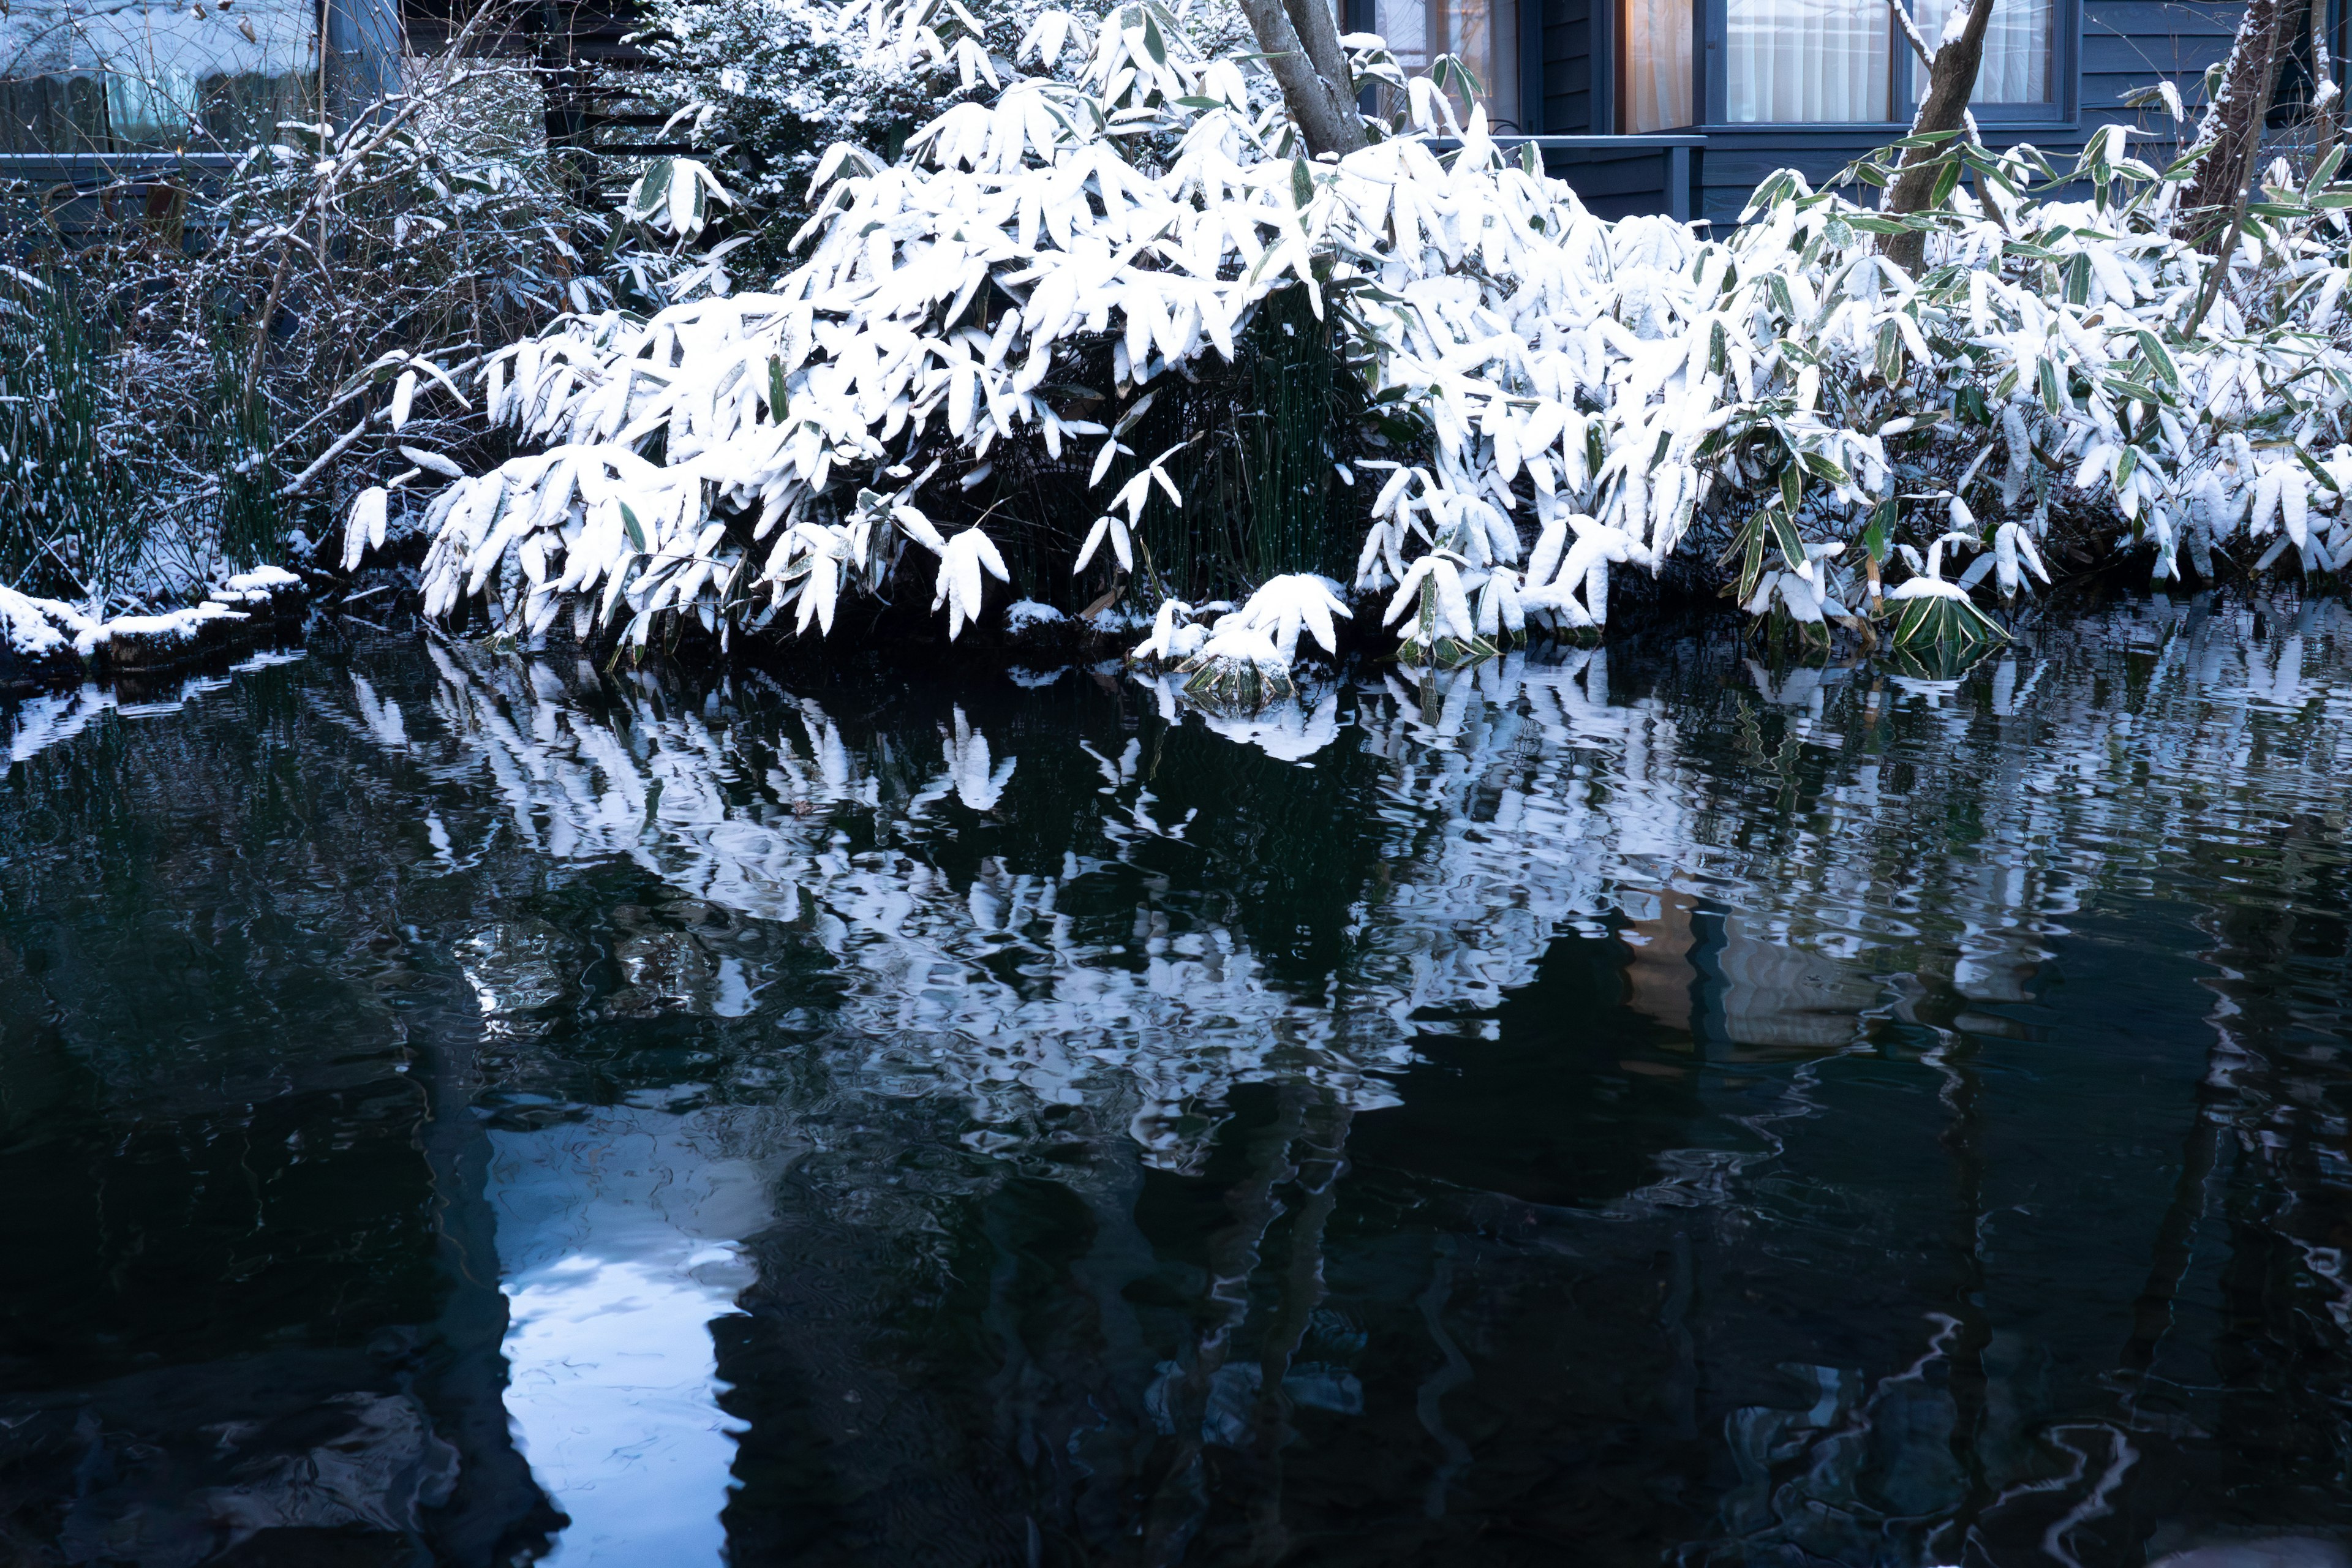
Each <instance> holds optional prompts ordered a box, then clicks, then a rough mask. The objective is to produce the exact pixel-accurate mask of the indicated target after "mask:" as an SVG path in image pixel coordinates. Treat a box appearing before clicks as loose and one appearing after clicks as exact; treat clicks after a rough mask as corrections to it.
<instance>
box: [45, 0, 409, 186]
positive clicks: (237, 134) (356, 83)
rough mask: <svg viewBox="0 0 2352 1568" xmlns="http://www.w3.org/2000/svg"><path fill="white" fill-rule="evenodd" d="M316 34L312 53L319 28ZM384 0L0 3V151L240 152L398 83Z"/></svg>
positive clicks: (392, 29)
mask: <svg viewBox="0 0 2352 1568" xmlns="http://www.w3.org/2000/svg"><path fill="white" fill-rule="evenodd" d="M321 26H323V27H324V30H325V35H326V45H327V48H326V51H325V57H324V58H323V59H322V58H321V55H320V29H321ZM401 47H402V44H401V25H400V15H399V12H398V11H397V9H396V8H395V7H394V4H393V0H326V3H325V4H324V5H320V4H315V3H314V0H216V3H215V5H200V4H191V5H174V4H165V3H163V0H131V3H130V4H112V5H93V4H90V3H89V0H20V3H19V4H18V5H15V6H12V7H10V8H9V9H8V11H7V12H6V13H5V16H0V153H6V154H10V155H13V156H15V157H16V158H41V159H55V158H58V157H68V158H75V157H79V158H94V157H102V156H104V155H107V154H119V153H199V154H201V153H237V152H242V151H243V150H244V149H245V148H246V147H247V146H248V145H250V144H251V143H252V142H255V141H257V140H260V139H263V138H267V137H269V136H272V135H274V134H275V128H276V127H277V126H278V123H279V122H281V121H289V120H294V121H310V120H316V119H317V118H318V112H319V108H320V93H321V92H324V93H325V95H326V99H327V106H328V108H329V109H330V110H331V111H342V112H349V110H352V109H354V108H356V107H358V106H360V105H363V104H365V103H368V102H371V101H373V100H375V99H377V98H379V97H381V96H383V93H385V92H386V91H389V90H393V89H395V88H396V85H397V83H398V81H399V61H400V53H401Z"/></svg>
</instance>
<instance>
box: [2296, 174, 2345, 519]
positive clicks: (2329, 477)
mask: <svg viewBox="0 0 2352 1568" xmlns="http://www.w3.org/2000/svg"><path fill="white" fill-rule="evenodd" d="M2337 150H2338V151H2339V152H2340V151H2342V149H2340V148H2339V149H2337ZM2294 456H2295V460H2296V461H2297V462H2299V463H2301V464H2302V465H2303V466H2304V467H2305V468H2307V469H2309V470H2310V471H2311V477H2312V478H2313V479H2317V480H2318V481H2319V482H2320V483H2321V484H2323V485H2326V487H2327V488H2328V489H2330V490H2332V491H2334V492H2335V493H2336V494H2338V495H2341V494H2343V487H2342V486H2340V485H2338V484H2337V483H2336V476H2335V475H2334V474H2331V473H2329V472H2328V471H2327V470H2326V468H2321V467H2320V466H2319V460H2318V459H2317V458H2314V457H2313V456H2312V455H2311V454H2310V453H2309V452H2306V451H2305V450H2304V449H2303V447H2302V446H2301V445H2300V444H2297V445H2296V446H2295V447H2294Z"/></svg>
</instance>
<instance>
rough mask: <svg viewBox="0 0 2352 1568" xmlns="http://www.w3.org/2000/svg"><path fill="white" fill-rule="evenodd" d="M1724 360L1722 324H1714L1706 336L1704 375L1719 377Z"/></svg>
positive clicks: (1718, 322)
mask: <svg viewBox="0 0 2352 1568" xmlns="http://www.w3.org/2000/svg"><path fill="white" fill-rule="evenodd" d="M1725 359H1726V353H1725V343H1724V337H1723V323H1722V322H1721V321H1717V322H1716V323H1715V324H1714V325H1713V327H1711V328H1710V329H1709V330H1708V331H1707V334H1706V374H1709V375H1721V374H1723V369H1724V362H1725Z"/></svg>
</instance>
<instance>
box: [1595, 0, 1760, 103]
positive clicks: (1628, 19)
mask: <svg viewBox="0 0 2352 1568" xmlns="http://www.w3.org/2000/svg"><path fill="white" fill-rule="evenodd" d="M1734 3H1735V4H1736V3H1737V0H1734ZM1623 16H1624V26H1625V34H1624V37H1625V88H1624V92H1625V97H1624V108H1623V110H1622V121H1623V123H1622V126H1621V127H1620V129H1622V130H1623V131H1626V132H1632V133H1633V134H1635V135H1639V134H1641V133H1642V132H1648V131H1673V130H1675V129H1676V128H1678V127H1680V126H1685V125H1690V124H1695V123H1696V121H1697V120H1698V116H1697V115H1696V114H1694V113H1692V112H1691V5H1690V0H1625V9H1624V12H1623Z"/></svg>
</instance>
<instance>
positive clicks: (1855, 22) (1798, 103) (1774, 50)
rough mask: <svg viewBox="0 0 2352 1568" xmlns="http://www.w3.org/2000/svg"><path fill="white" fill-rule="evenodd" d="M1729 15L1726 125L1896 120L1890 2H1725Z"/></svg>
mask: <svg viewBox="0 0 2352 1568" xmlns="http://www.w3.org/2000/svg"><path fill="white" fill-rule="evenodd" d="M1725 9H1726V12H1727V16H1726V21H1727V24H1728V25H1727V28H1726V37H1725V39H1724V42H1725V44H1726V46H1727V49H1728V51H1729V55H1730V58H1729V59H1727V61H1726V62H1725V71H1724V75H1725V81H1724V111H1725V113H1726V115H1727V117H1728V118H1729V119H1731V120H1733V121H1739V122H1742V123H1748V122H1768V123H1770V122H1777V123H1792V122H1799V123H1801V122H1804V121H1884V120H1886V119H1888V118H1890V117H1891V115H1892V113H1893V110H1894V103H1893V100H1892V97H1891V95H1890V92H1889V87H1890V80H1889V76H1890V73H1889V70H1888V66H1889V64H1890V59H1889V56H1888V52H1887V44H1888V42H1889V33H1890V24H1889V21H1888V17H1887V13H1886V0H1727V5H1726V7H1725Z"/></svg>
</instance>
